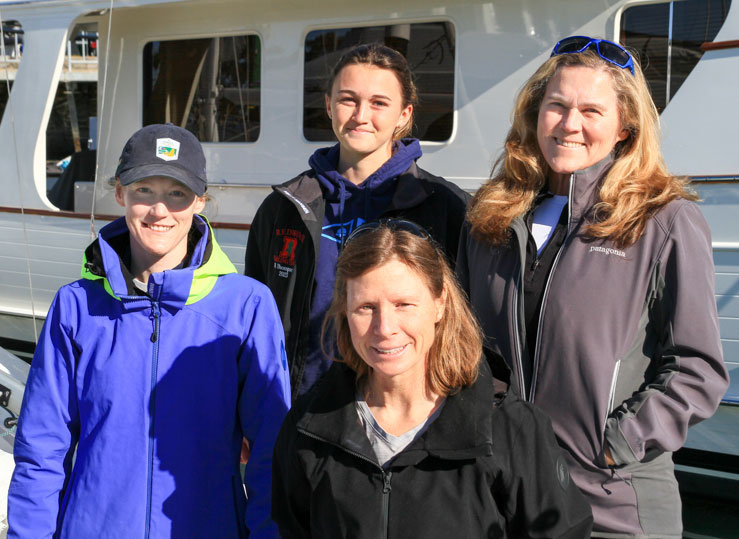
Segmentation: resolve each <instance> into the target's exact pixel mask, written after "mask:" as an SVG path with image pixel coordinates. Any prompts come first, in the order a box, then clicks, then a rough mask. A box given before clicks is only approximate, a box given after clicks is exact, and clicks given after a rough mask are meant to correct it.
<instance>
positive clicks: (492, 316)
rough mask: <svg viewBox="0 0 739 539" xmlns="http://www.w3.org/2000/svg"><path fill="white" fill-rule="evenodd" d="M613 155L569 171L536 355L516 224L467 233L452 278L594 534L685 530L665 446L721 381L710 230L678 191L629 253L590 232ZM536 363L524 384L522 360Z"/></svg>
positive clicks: (700, 414)
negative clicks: (559, 452)
mask: <svg viewBox="0 0 739 539" xmlns="http://www.w3.org/2000/svg"><path fill="white" fill-rule="evenodd" d="M611 163H612V158H611V157H610V156H609V157H607V158H606V159H604V160H603V161H601V162H599V163H597V164H595V165H593V166H592V167H590V168H589V169H586V170H584V171H579V172H575V173H573V174H572V176H571V179H570V192H569V205H568V210H567V211H568V212H569V215H568V217H569V221H568V229H567V236H566V239H565V241H564V243H563V245H562V247H561V250H560V252H559V253H558V254H557V257H556V258H555V261H554V264H553V266H552V270H551V273H550V276H549V279H548V282H547V284H546V289H545V293H544V297H543V300H542V307H541V315H540V320H539V326H538V338H537V345H536V350H528V349H527V347H526V336H525V335H524V332H525V323H524V318H523V286H522V283H523V278H522V271H521V269H522V267H524V264H525V257H526V249H525V246H526V241H527V237H528V234H529V230H528V229H527V226H526V224H525V221H524V219H523V218H517V219H515V220H514V221H513V223H512V225H511V232H512V234H511V240H510V242H509V244H508V245H504V246H491V245H490V244H489V243H487V242H479V241H477V240H475V239H474V238H473V237H472V236H471V235H470V234H469V229H468V228H465V229H464V230H463V232H462V236H461V239H460V246H459V253H458V258H457V273H458V276H459V278H460V281H461V283H462V285H463V287H464V288H465V289H466V290H467V291H468V293H469V295H470V301H471V302H472V305H473V308H474V310H475V312H476V314H477V316H478V318H479V320H480V323H481V325H482V327H483V330H484V332H485V336H486V347H488V348H490V349H491V350H492V352H494V353H498V354H500V355H501V356H502V357H503V358H505V360H506V362H507V363H508V366H509V367H510V369H511V371H512V375H511V385H512V388H513V390H515V391H516V392H517V393H518V394H519V395H520V396H522V398H524V400H527V401H530V402H533V403H535V404H537V405H538V406H540V407H541V408H542V409H543V410H545V411H546V412H547V413H548V414H549V415H550V417H551V418H552V423H553V425H554V431H555V433H556V435H557V437H558V439H559V442H560V445H562V447H563V448H564V449H566V450H567V451H566V454H567V456H568V464H569V466H570V471H571V473H572V477H573V479H574V480H575V482H576V483H577V485H578V486H579V487H580V489H581V490H582V492H583V493H584V494H585V495H586V496H587V498H588V499H589V501H590V503H591V506H592V508H593V517H594V520H595V524H594V527H593V532H594V536H596V537H597V536H600V537H620V536H636V537H673V536H674V537H680V536H681V532H682V524H681V515H680V500H679V493H678V488H677V483H676V481H675V477H674V471H673V464H672V455H671V453H672V452H673V451H675V450H677V449H679V448H680V447H681V446H682V445H683V443H684V442H685V438H686V435H687V430H688V427H689V426H690V425H693V424H695V423H697V422H698V421H700V420H702V419H706V418H707V417H710V416H711V415H712V414H713V412H714V411H715V410H716V408H717V406H718V404H719V402H720V400H721V397H722V396H723V394H724V392H725V390H726V387H727V385H728V374H727V371H726V367H725V366H724V362H723V357H722V351H721V342H720V339H719V325H718V315H717V312H716V302H715V298H714V269H713V262H712V251H711V238H710V231H709V228H708V225H707V223H706V221H705V219H704V218H703V216H702V214H701V212H700V210H699V208H698V206H697V205H696V204H694V203H692V202H688V201H686V200H682V199H678V200H675V201H673V202H670V203H669V204H667V205H666V206H664V207H663V208H661V209H659V210H658V211H656V212H655V214H654V215H653V216H652V217H651V219H650V220H649V222H648V223H647V226H646V229H645V231H644V234H643V235H642V237H641V238H640V239H639V240H638V241H637V242H636V243H635V244H634V245H632V246H630V247H626V248H624V249H621V248H618V247H616V246H615V245H614V244H613V243H612V242H610V241H607V240H602V239H592V238H589V237H587V236H585V234H584V229H585V227H586V225H587V224H588V223H589V222H592V211H593V206H594V204H595V203H596V202H597V201H598V197H599V187H600V184H601V181H602V179H603V178H604V176H605V173H606V172H607V171H608V169H609V168H610V166H611ZM531 358H533V363H530V364H532V365H533V367H532V374H531V376H530V379H529V380H525V379H524V375H523V372H524V371H523V369H522V362H524V361H528V362H531V361H532V359H531ZM606 444H608V446H609V447H610V449H611V455H612V458H613V459H614V461H615V463H616V466H614V467H613V468H609V467H608V466H607V465H606V462H605V455H604V451H605V447H606Z"/></svg>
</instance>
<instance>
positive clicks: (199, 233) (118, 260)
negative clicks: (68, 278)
mask: <svg viewBox="0 0 739 539" xmlns="http://www.w3.org/2000/svg"><path fill="white" fill-rule="evenodd" d="M190 235H191V237H195V238H197V240H196V243H195V246H194V248H192V250H191V253H190V260H189V264H188V265H187V266H186V267H183V268H177V269H172V270H165V271H162V272H158V273H152V274H151V275H150V276H149V281H148V283H147V293H148V295H149V296H150V297H151V298H152V299H154V300H156V301H161V302H164V303H166V304H168V305H170V306H172V307H175V308H182V307H183V306H185V305H190V304H192V303H195V302H196V301H198V300H200V299H202V298H204V297H205V296H207V295H208V293H209V292H210V291H211V290H212V289H213V287H214V286H215V284H216V281H217V279H218V277H219V276H221V275H226V274H228V273H236V268H235V267H234V265H233V264H232V263H231V261H230V260H229V259H228V257H227V256H226V254H225V253H224V252H223V250H222V249H221V248H220V246H219V245H218V243H217V242H216V240H215V237H214V235H213V230H212V228H211V226H210V224H209V223H208V221H207V219H206V218H205V217H203V216H201V215H196V216H194V218H193V223H192V228H191V229H190ZM128 245H129V232H128V226H127V225H126V220H125V218H124V217H121V218H119V219H116V220H115V221H113V222H112V223H110V224H108V225H106V226H104V227H103V228H102V229H101V230H100V234H99V235H98V238H97V239H96V240H95V241H93V242H92V243H91V244H90V245H89V246H88V247H87V249H86V250H85V257H84V260H83V264H82V278H83V279H88V280H91V281H96V280H101V281H102V282H103V286H104V287H105V290H106V291H107V292H108V293H109V294H110V295H111V296H113V297H114V298H116V299H119V300H123V301H125V302H138V301H141V300H142V299H144V300H146V301H147V303H148V298H142V296H140V295H138V294H137V292H136V289H135V287H134V285H133V276H132V275H131V272H130V271H129V269H128V267H127V265H126V263H125V262H124V256H125V253H126V250H127V248H128Z"/></svg>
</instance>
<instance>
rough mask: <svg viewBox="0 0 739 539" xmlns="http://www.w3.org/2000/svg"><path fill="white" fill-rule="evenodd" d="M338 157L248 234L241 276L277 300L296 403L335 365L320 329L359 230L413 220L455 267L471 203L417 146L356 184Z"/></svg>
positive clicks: (266, 209) (267, 211) (278, 195)
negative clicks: (339, 262) (424, 165)
mask: <svg viewBox="0 0 739 539" xmlns="http://www.w3.org/2000/svg"><path fill="white" fill-rule="evenodd" d="M338 155H339V149H338V146H334V147H332V148H325V149H321V150H318V151H317V152H316V153H314V154H313V156H312V157H311V159H310V165H311V169H310V170H307V171H305V172H302V173H301V174H299V175H298V176H296V177H295V178H293V179H292V180H290V181H288V182H286V183H284V184H282V185H277V186H275V187H274V188H273V189H274V192H273V193H272V194H270V195H269V196H268V197H267V198H266V199H265V201H264V202H263V203H262V205H261V206H260V207H259V210H258V211H257V213H256V215H255V216H254V221H253V222H252V224H251V228H250V230H249V241H248V243H247V247H246V259H245V270H244V271H245V273H246V275H249V276H250V277H254V278H255V279H258V280H259V281H261V282H263V283H265V284H267V286H269V288H270V290H272V293H273V294H274V296H275V299H276V301H277V307H278V309H279V310H280V315H281V317H282V323H283V326H284V327H285V338H286V342H287V357H288V362H289V364H290V380H291V385H292V389H293V397H295V396H296V395H298V394H302V393H304V392H305V391H306V390H307V389H308V388H310V387H311V386H312V385H313V383H314V382H315V381H316V380H317V379H318V378H319V377H320V376H321V375H322V374H323V372H325V370H326V369H327V367H328V366H329V365H330V360H329V359H327V358H326V357H325V356H324V355H323V354H322V352H321V350H320V341H319V338H320V328H321V324H322V322H323V316H324V314H325V312H326V309H327V308H328V305H329V304H330V301H331V294H332V292H333V285H334V275H335V268H336V258H337V256H338V254H339V252H340V249H341V245H342V242H343V241H344V239H345V238H346V236H347V235H348V234H349V233H350V232H351V231H352V230H353V229H354V227H356V226H358V225H359V224H361V223H363V222H365V221H370V220H373V219H377V218H378V217H402V218H405V219H409V220H411V221H414V222H416V223H418V224H419V225H421V226H422V227H424V228H425V229H426V230H428V232H429V234H431V236H432V237H433V238H434V239H435V240H436V241H437V242H438V244H439V245H441V247H442V248H443V249H444V252H445V253H446V255H447V257H448V259H449V260H450V262H452V263H454V260H455V259H456V255H457V245H458V241H459V232H460V230H461V227H462V222H463V220H464V212H465V208H466V205H467V201H468V200H469V195H468V194H467V193H465V192H464V191H462V190H461V189H460V188H459V187H457V186H456V185H454V184H452V183H450V182H448V181H446V180H445V179H443V178H440V177H438V176H434V175H432V174H429V173H428V172H426V171H425V170H423V169H421V168H420V167H418V166H417V165H416V159H418V158H419V157H420V156H421V148H420V145H419V143H418V141H417V140H414V139H403V140H401V141H399V142H396V143H395V149H394V152H393V156H392V157H391V158H390V159H389V160H388V161H387V162H386V163H385V164H384V165H383V166H382V167H380V168H379V169H378V170H377V171H376V172H375V173H374V174H372V175H371V176H370V177H368V178H367V179H366V180H365V181H364V182H362V184H361V185H358V186H357V185H353V184H352V183H351V182H349V181H348V180H347V179H346V178H343V177H342V176H341V175H340V174H338V172H337V171H336V166H337V163H338ZM331 350H332V349H331V348H329V350H327V351H328V352H329V353H331Z"/></svg>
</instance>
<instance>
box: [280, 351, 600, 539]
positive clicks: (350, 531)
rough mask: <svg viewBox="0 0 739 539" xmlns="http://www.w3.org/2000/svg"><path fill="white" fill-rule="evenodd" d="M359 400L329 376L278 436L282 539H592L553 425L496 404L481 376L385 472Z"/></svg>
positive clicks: (515, 403) (528, 409)
mask: <svg viewBox="0 0 739 539" xmlns="http://www.w3.org/2000/svg"><path fill="white" fill-rule="evenodd" d="M355 394H356V386H355V374H354V372H353V371H351V370H350V369H349V368H348V367H346V366H344V365H340V364H337V365H334V366H333V367H332V368H331V369H330V370H329V372H328V373H327V374H326V375H325V376H324V377H323V378H322V379H321V381H320V382H319V383H318V384H316V386H314V387H313V389H312V390H311V391H310V392H308V393H307V394H306V395H304V396H303V397H301V399H299V400H298V402H297V403H296V405H295V406H294V407H293V409H292V410H291V411H290V412H289V414H288V417H287V418H286V419H285V422H284V423H283V424H282V429H281V431H280V434H279V436H278V440H277V443H276V444H275V451H274V462H273V472H272V519H273V520H274V521H275V522H276V523H277V526H278V528H279V530H280V534H281V536H282V537H283V538H284V539H291V538H298V537H300V538H307V537H315V538H321V539H333V538H352V539H364V538H381V537H385V538H404V539H405V538H408V537H423V538H424V539H433V538H436V537H439V538H444V539H448V538H449V537H511V538H516V539H522V538H527V537H547V538H564V537H567V538H582V537H589V535H590V527H591V524H592V514H591V512H590V507H589V506H588V504H587V502H586V501H585V499H584V497H583V496H582V494H581V493H580V491H579V490H578V489H577V487H576V486H575V484H574V482H572V481H570V476H569V473H568V471H567V466H566V464H565V462H564V458H563V456H562V454H561V451H560V449H559V447H558V446H557V442H556V440H555V438H554V433H553V432H552V427H551V424H550V422H549V419H547V417H546V416H545V415H544V414H543V413H542V412H540V411H538V410H537V409H536V408H535V407H533V406H531V405H529V404H526V403H524V402H522V401H521V400H519V399H518V398H517V397H514V396H512V395H508V396H505V397H504V398H502V399H500V398H499V399H496V396H495V395H494V394H493V383H492V377H491V374H490V370H489V368H488V367H487V364H485V363H483V365H482V366H481V369H480V376H479V378H478V380H477V382H476V383H475V384H473V385H472V386H470V387H468V388H464V389H462V390H461V391H459V392H458V393H456V394H454V395H451V396H449V397H447V399H446V403H445V404H444V407H443V408H442V410H441V412H440V414H439V416H438V417H437V418H436V419H435V420H434V421H433V422H432V423H431V424H430V425H429V427H428V430H426V432H424V433H423V434H422V435H421V436H420V437H419V438H418V439H417V440H416V441H414V442H413V443H411V444H410V445H409V446H408V447H407V448H406V449H404V450H403V451H401V452H400V453H399V454H398V455H396V456H395V458H394V459H393V461H392V462H391V464H390V467H389V469H388V470H387V471H385V470H383V468H382V467H381V466H380V465H379V464H378V462H377V459H376V457H375V454H374V452H373V450H372V447H371V446H370V443H369V440H368V439H367V435H366V434H365V431H364V428H363V427H362V425H361V424H360V422H359V418H358V415H357V410H356V406H355Z"/></svg>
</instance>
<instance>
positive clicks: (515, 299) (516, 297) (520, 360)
mask: <svg viewBox="0 0 739 539" xmlns="http://www.w3.org/2000/svg"><path fill="white" fill-rule="evenodd" d="M521 269H522V270H523V266H521ZM522 274H523V271H520V272H519V274H518V278H517V279H516V289H515V290H514V291H513V318H512V319H513V320H516V321H517V322H516V323H515V324H513V331H514V332H515V336H516V354H517V355H518V361H517V362H516V364H517V365H518V379H519V380H520V382H521V395H522V397H523V399H524V400H526V380H524V377H523V352H522V350H521V332H520V331H519V327H518V324H519V323H520V322H523V320H521V316H520V315H519V309H520V305H519V301H520V299H519V295H520V294H521V279H522V277H521V276H522Z"/></svg>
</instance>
